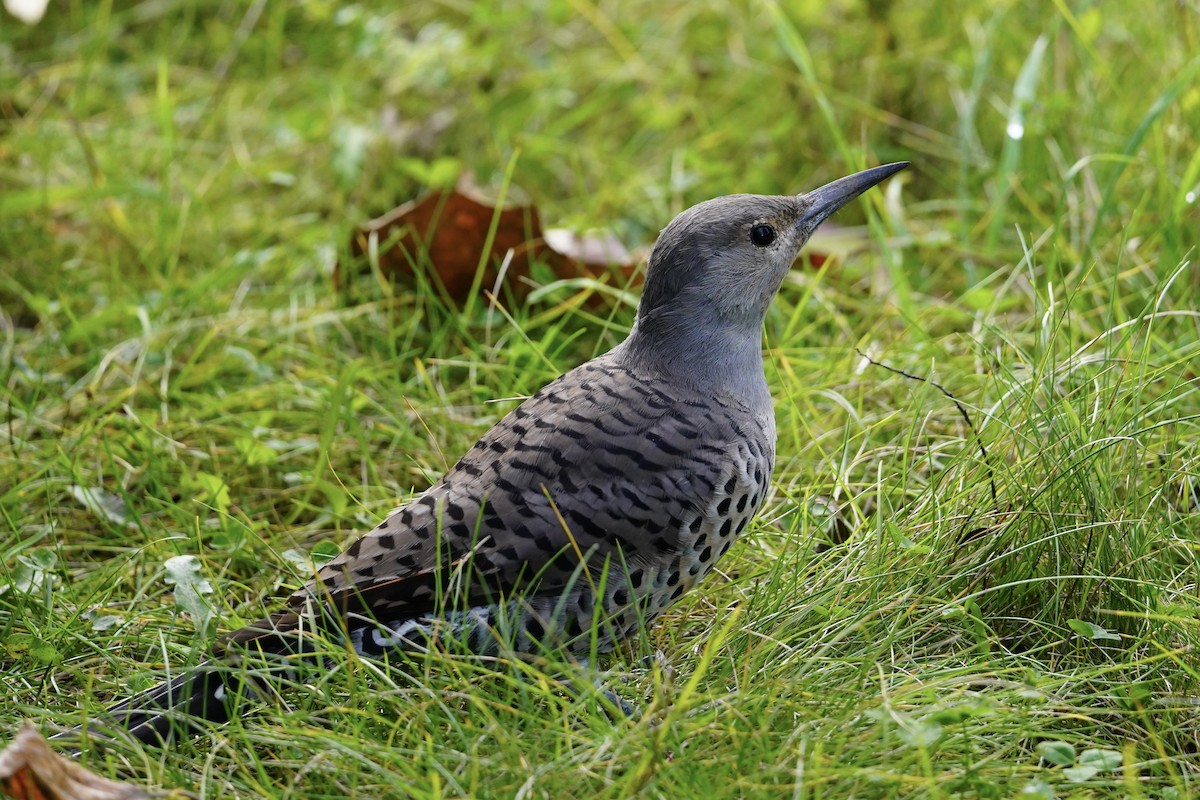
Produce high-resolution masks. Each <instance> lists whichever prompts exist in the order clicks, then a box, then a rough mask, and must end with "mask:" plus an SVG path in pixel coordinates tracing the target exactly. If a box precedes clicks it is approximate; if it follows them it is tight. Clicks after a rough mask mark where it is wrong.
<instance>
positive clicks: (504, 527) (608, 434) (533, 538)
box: [292, 357, 761, 620]
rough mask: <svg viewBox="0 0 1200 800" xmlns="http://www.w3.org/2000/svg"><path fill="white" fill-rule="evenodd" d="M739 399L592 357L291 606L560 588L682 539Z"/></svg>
mask: <svg viewBox="0 0 1200 800" xmlns="http://www.w3.org/2000/svg"><path fill="white" fill-rule="evenodd" d="M751 424H755V422H754V420H753V417H752V416H750V415H748V414H747V412H746V411H745V409H743V408H740V407H736V406H733V405H730V404H722V403H714V402H705V401H703V400H701V399H700V398H698V397H689V396H680V395H678V394H676V395H674V396H671V395H667V394H665V393H664V392H663V390H662V389H660V388H658V387H656V385H655V384H654V383H653V382H651V381H648V380H645V379H642V378H639V377H638V376H636V375H634V374H633V373H631V372H630V371H629V370H627V369H625V368H623V367H621V366H620V365H617V364H615V363H614V362H613V361H611V360H609V359H606V358H604V357H601V358H600V359H596V360H594V361H591V362H588V363H587V364H584V365H583V366H581V367H579V368H577V369H576V370H573V371H572V372H569V373H567V374H566V375H564V376H563V377H561V378H559V379H558V380H557V381H555V382H553V383H551V384H549V385H548V386H547V387H545V388H544V389H543V390H542V391H540V392H538V393H537V394H536V395H534V396H533V397H531V398H530V399H529V400H527V401H525V402H524V403H523V404H521V406H519V407H518V408H516V409H515V410H513V411H512V412H511V413H510V414H509V415H508V416H506V417H505V418H504V419H502V420H501V421H500V422H499V423H497V424H496V425H495V427H493V428H492V429H491V430H490V431H488V433H486V434H485V435H484V436H483V437H482V438H481V439H480V440H479V442H478V443H476V445H475V446H474V447H473V448H472V449H471V450H470V451H469V452H468V453H467V454H466V455H465V456H464V457H463V458H462V459H461V460H460V461H459V462H458V464H456V465H455V467H454V468H453V469H451V470H450V472H449V473H447V475H446V477H445V478H444V479H443V481H442V482H441V483H440V484H438V485H437V486H434V487H433V488H431V489H430V490H429V491H427V492H426V493H424V494H423V495H422V496H420V497H419V498H417V499H416V500H414V501H413V502H412V503H410V504H408V505H407V506H404V507H403V508H400V509H398V510H397V511H395V512H394V513H393V514H392V515H391V516H389V517H388V518H387V519H386V520H385V521H384V522H383V523H381V524H380V525H379V527H377V528H376V529H375V530H374V531H372V532H371V533H369V534H367V535H366V536H364V537H363V538H362V539H360V540H358V541H356V542H355V543H354V544H352V545H351V546H350V547H349V548H347V550H346V551H345V552H344V553H342V554H341V555H340V556H338V557H337V558H335V559H334V560H333V561H331V562H330V563H329V564H327V565H325V567H323V568H322V569H321V571H320V573H319V574H318V580H317V581H314V582H313V583H312V584H311V585H310V586H308V587H306V588H305V590H303V591H301V592H299V593H297V594H296V595H295V596H294V597H293V598H292V605H293V608H298V607H300V606H302V605H305V604H308V603H311V602H312V600H313V599H314V598H320V599H322V600H323V601H324V603H325V604H326V606H327V607H331V608H333V609H336V610H337V611H339V612H341V613H346V612H353V613H361V612H369V613H370V614H372V615H374V618H376V619H389V620H392V619H403V618H405V617H410V616H411V617H417V616H420V615H421V614H424V613H428V612H430V611H432V610H433V609H434V607H435V605H436V604H437V603H438V602H439V598H442V600H441V602H444V598H445V597H447V596H448V595H450V594H454V595H455V596H456V598H457V600H456V604H458V603H461V602H462V601H464V600H465V601H466V603H465V604H466V605H475V604H480V605H482V604H487V603H491V602H494V601H495V600H496V598H497V597H499V596H509V595H511V594H512V593H513V592H516V591H528V592H533V593H537V594H546V593H554V592H560V591H561V590H562V589H563V588H564V586H566V585H567V583H568V582H569V581H571V580H575V579H577V575H578V566H579V564H580V562H581V558H583V559H585V560H586V563H587V565H588V568H589V569H592V570H596V569H599V568H601V565H602V564H603V563H604V561H605V559H606V558H614V559H617V560H618V563H616V564H615V565H614V567H616V568H625V569H627V568H629V567H630V565H636V564H638V563H642V562H646V561H649V560H651V559H654V558H655V557H656V556H659V555H661V554H667V553H670V552H672V551H674V550H675V549H676V548H677V547H678V535H679V532H680V530H681V529H682V527H683V526H684V525H685V524H689V523H691V522H692V521H694V519H695V518H696V516H697V515H700V514H703V513H704V512H705V510H706V509H707V507H708V505H709V502H710V499H711V498H712V497H713V495H714V493H715V492H716V491H717V490H718V488H719V487H720V486H721V485H722V484H724V483H725V482H726V481H728V480H729V473H730V470H731V468H732V466H731V465H732V463H733V461H735V459H733V458H731V456H732V452H731V451H732V450H736V449H737V448H738V447H744V446H745V442H746V441H747V440H748V439H751V440H753V439H756V438H757V439H761V437H754V436H750V435H748V433H749V432H748V431H746V430H745V427H746V426H747V425H751Z"/></svg>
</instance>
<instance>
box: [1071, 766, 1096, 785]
mask: <svg viewBox="0 0 1200 800" xmlns="http://www.w3.org/2000/svg"><path fill="white" fill-rule="evenodd" d="M1099 771H1100V770H1098V769H1096V768H1095V767H1086V766H1082V765H1081V766H1078V767H1067V768H1066V769H1064V770H1063V776H1064V777H1066V779H1067V780H1069V781H1070V782H1071V783H1083V782H1084V781H1089V780H1091V779H1092V778H1094V777H1096V773H1097V772H1099Z"/></svg>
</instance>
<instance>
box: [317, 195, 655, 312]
mask: <svg viewBox="0 0 1200 800" xmlns="http://www.w3.org/2000/svg"><path fill="white" fill-rule="evenodd" d="M469 186H470V184H469V181H466V180H463V181H459V186H458V187H457V188H455V189H453V190H447V191H442V192H434V193H432V194H429V195H427V196H425V197H424V198H422V199H420V200H414V201H412V202H408V203H405V204H403V205H401V206H398V207H396V208H395V209H393V210H392V211H389V212H388V213H387V214H384V215H383V216H381V217H377V218H376V219H373V220H371V221H370V222H368V223H367V224H366V225H364V226H363V227H361V228H359V229H358V230H357V231H355V233H354V235H353V236H352V237H351V240H350V253H351V255H352V256H353V257H354V259H355V261H356V262H359V263H362V262H364V261H365V259H364V256H365V255H367V254H368V253H371V254H373V255H375V257H376V258H377V259H378V263H379V268H380V271H381V272H382V273H383V275H384V276H386V277H387V278H389V279H391V280H395V281H405V280H411V278H412V275H413V266H414V264H417V263H420V262H421V260H422V259H423V258H424V257H427V258H428V263H429V264H430V265H432V267H433V269H434V270H435V271H436V273H437V276H438V278H439V280H440V281H441V283H442V285H443V286H444V287H445V288H446V292H447V294H449V296H450V297H452V298H454V299H455V300H460V301H461V300H463V299H465V298H466V297H467V295H468V294H470V291H471V287H472V285H473V284H474V281H475V273H476V270H477V269H478V267H479V261H480V258H481V257H482V256H483V254H484V247H485V245H486V244H487V237H488V231H489V230H490V228H491V225H492V221H493V219H495V220H496V233H495V236H494V237H493V240H492V244H491V248H490V249H489V251H488V253H487V258H486V261H485V268H484V274H483V278H482V280H481V282H480V284H479V287H480V290H481V291H490V290H492V289H493V288H494V287H495V285H496V281H497V277H498V276H499V273H500V266H501V264H503V263H504V261H505V259H506V258H507V259H509V261H508V266H507V268H506V269H505V271H504V281H503V285H504V286H506V287H508V288H509V289H510V290H512V291H513V292H515V293H516V294H517V295H521V296H523V295H525V294H528V293H529V291H530V289H531V288H532V286H531V285H530V283H529V282H528V281H527V280H525V278H527V277H528V275H529V265H530V262H531V261H533V260H534V259H538V260H540V261H543V262H545V263H546V264H548V265H549V266H550V268H551V270H552V271H553V273H554V275H555V276H556V277H558V278H578V277H596V276H598V275H599V274H600V273H602V272H604V271H605V270H606V269H608V268H609V267H610V266H612V267H616V268H617V269H618V270H619V271H620V272H622V273H623V274H624V275H625V276H626V277H628V276H629V275H632V273H633V271H634V268H635V266H636V261H635V260H634V258H633V257H632V256H631V255H630V253H629V251H628V250H626V249H625V247H624V246H623V245H622V244H621V243H620V242H619V241H618V240H617V239H616V237H614V236H612V235H611V234H603V233H601V234H597V233H588V234H583V235H579V234H575V233H573V232H570V231H566V230H563V229H552V230H549V231H546V232H545V233H543V231H542V225H541V219H540V217H539V215H538V211H537V209H536V208H534V207H533V206H510V207H508V208H503V209H499V210H497V208H496V207H495V206H493V205H491V204H489V203H488V202H487V201H485V200H483V199H482V198H479V197H478V196H475V193H474V192H473V191H472V190H471V189H470V188H469ZM376 251H377V252H376ZM510 252H511V257H510V255H509V254H510ZM342 270H343V267H342V265H340V264H339V265H338V266H337V267H336V268H335V270H334V274H333V280H334V285H335V286H337V287H338V288H339V289H340V288H342V287H343V285H344V284H345V283H349V281H350V278H351V276H350V275H349V274H343V272H342Z"/></svg>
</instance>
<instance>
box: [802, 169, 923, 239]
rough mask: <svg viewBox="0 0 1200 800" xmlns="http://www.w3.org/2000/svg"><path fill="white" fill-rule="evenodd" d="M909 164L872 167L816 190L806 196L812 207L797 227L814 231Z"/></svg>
mask: <svg viewBox="0 0 1200 800" xmlns="http://www.w3.org/2000/svg"><path fill="white" fill-rule="evenodd" d="M908 163H909V162H907V161H897V162H896V163H895V164H884V165H883V166H882V167H872V168H871V169H866V170H863V171H862V172H856V173H854V174H853V175H847V176H846V177H844V178H838V179H837V180H836V181H834V182H833V183H827V184H825V185H824V186H822V187H821V188H820V189H814V190H813V191H811V192H809V193H808V194H806V195H805V197H806V198H807V199H808V200H811V201H812V205H811V206H809V207H808V211H806V212H804V216H802V217H801V218H800V219H799V220H797V222H796V225H797V226H798V227H803V228H807V229H808V230H809V231H812V230H814V229H815V228H816V227H817V226H818V225H820V224H821V223H822V222H824V221H825V220H827V219H828V218H829V216H830V215H831V214H833V212H835V211H837V210H838V209H839V208H841V207H842V206H844V205H846V203H849V202H850V201H851V200H853V199H854V198H856V197H858V196H859V195H860V194H862V193H863V192H865V191H866V190H867V189H870V188H871V187H872V186H874V185H875V184H877V183H880V182H882V181H883V180H884V179H885V178H890V177H891V176H893V175H895V174H896V173H897V172H899V171H900V170H902V169H904V168H905V167H907V166H908Z"/></svg>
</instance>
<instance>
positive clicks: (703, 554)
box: [700, 547, 712, 564]
mask: <svg viewBox="0 0 1200 800" xmlns="http://www.w3.org/2000/svg"><path fill="white" fill-rule="evenodd" d="M711 558H712V548H711V547H706V548H704V549H703V550H701V551H700V561H701V562H703V563H705V564H707V563H708V561H709V559H711Z"/></svg>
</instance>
